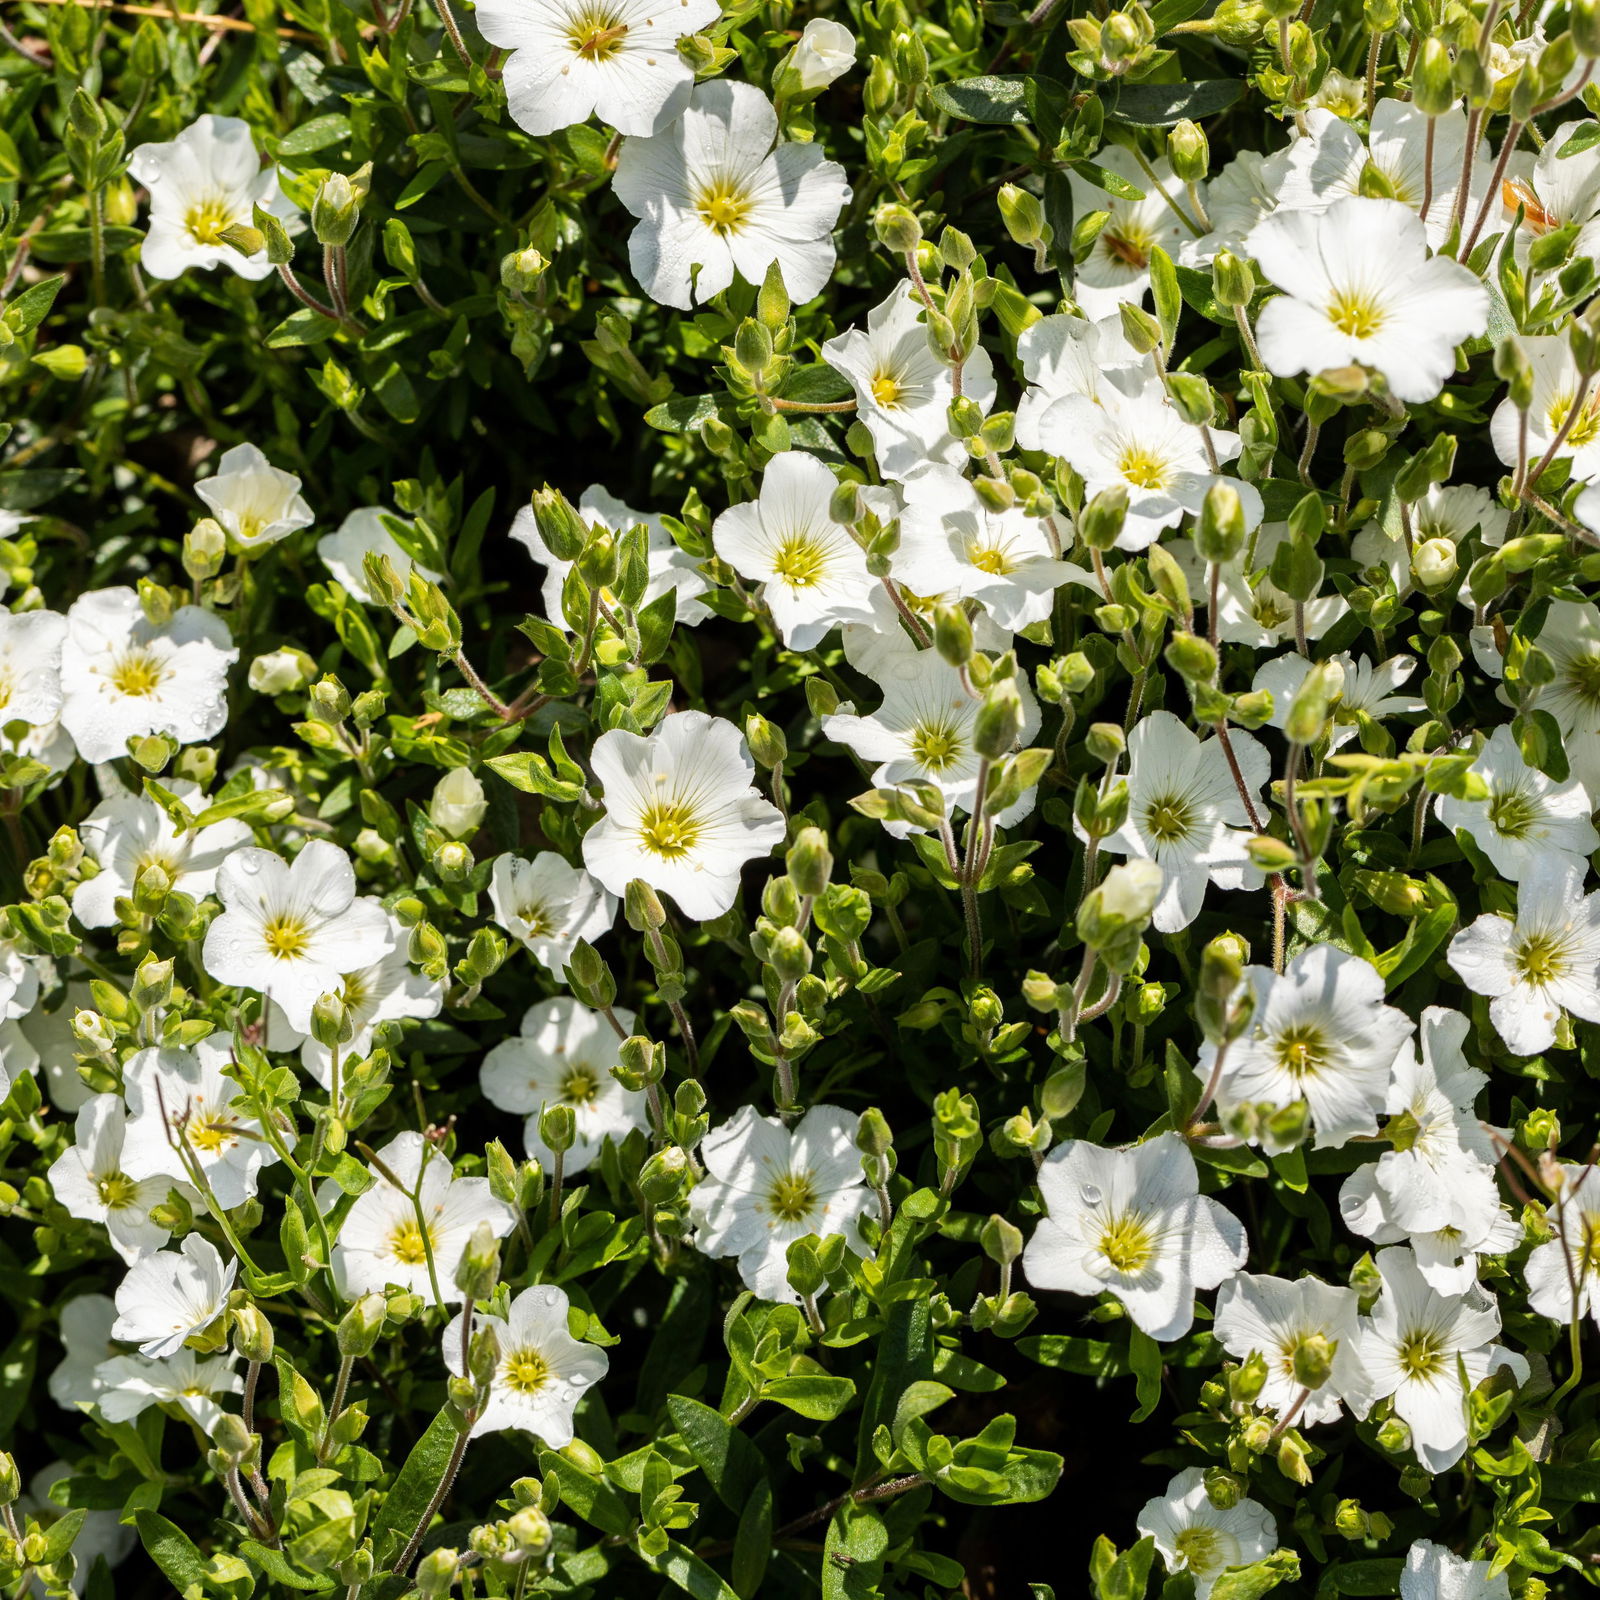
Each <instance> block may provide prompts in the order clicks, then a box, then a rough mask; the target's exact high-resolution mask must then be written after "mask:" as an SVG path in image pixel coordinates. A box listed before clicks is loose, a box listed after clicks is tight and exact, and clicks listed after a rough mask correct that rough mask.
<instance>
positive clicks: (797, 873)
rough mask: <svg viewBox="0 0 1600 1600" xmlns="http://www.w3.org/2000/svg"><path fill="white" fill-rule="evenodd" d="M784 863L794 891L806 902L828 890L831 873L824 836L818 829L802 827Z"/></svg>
mask: <svg viewBox="0 0 1600 1600" xmlns="http://www.w3.org/2000/svg"><path fill="white" fill-rule="evenodd" d="M784 862H785V866H786V868H787V870H788V874H789V876H790V878H792V879H793V880H794V886H795V888H796V889H798V890H799V891H800V893H801V894H803V895H805V896H806V897H807V898H808V899H812V900H814V899H816V897H817V896H818V895H820V894H822V893H823V892H824V891H825V890H826V889H827V887H828V879H829V878H830V877H831V876H832V874H833V856H832V854H831V852H830V851H829V849H828V836H827V834H826V833H824V832H823V831H822V829H821V828H802V829H801V830H800V834H799V837H798V838H796V840H795V842H794V843H793V844H792V845H790V846H789V850H788V854H787V855H786V856H785V857H784Z"/></svg>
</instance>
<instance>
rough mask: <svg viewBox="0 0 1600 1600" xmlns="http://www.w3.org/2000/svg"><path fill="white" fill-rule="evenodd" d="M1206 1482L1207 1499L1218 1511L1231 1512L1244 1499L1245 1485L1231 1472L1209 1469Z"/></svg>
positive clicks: (1205, 1478) (1216, 1468)
mask: <svg viewBox="0 0 1600 1600" xmlns="http://www.w3.org/2000/svg"><path fill="white" fill-rule="evenodd" d="M1204 1482H1205V1486H1206V1499H1208V1500H1209V1501H1210V1502H1211V1503H1212V1505H1214V1506H1215V1507H1216V1508H1217V1510H1218V1511H1231V1510H1232V1509H1233V1508H1234V1507H1235V1506H1236V1505H1238V1503H1239V1502H1240V1500H1242V1499H1243V1498H1244V1484H1243V1483H1241V1482H1240V1481H1239V1479H1238V1478H1237V1477H1236V1476H1235V1475H1234V1474H1233V1473H1231V1472H1224V1471H1223V1470H1222V1468H1221V1467H1207V1468H1206V1470H1205V1477H1204Z"/></svg>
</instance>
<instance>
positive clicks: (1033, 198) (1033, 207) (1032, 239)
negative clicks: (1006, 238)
mask: <svg viewBox="0 0 1600 1600" xmlns="http://www.w3.org/2000/svg"><path fill="white" fill-rule="evenodd" d="M998 199H999V204H1000V220H1001V221H1002V222H1003V223H1004V224H1005V228H1006V232H1007V233H1009V234H1010V235H1011V237H1012V239H1013V240H1015V242H1016V243H1017V244H1020V245H1025V246H1029V247H1031V246H1033V245H1036V244H1038V243H1040V241H1041V240H1044V239H1046V237H1047V235H1048V228H1047V225H1046V223H1045V220H1044V206H1043V204H1042V203H1041V202H1040V200H1039V197H1038V196H1037V195H1033V194H1029V193H1028V191H1027V190H1026V189H1019V188H1018V187H1017V185H1016V184H1014V183H1007V184H1004V185H1002V186H1001V189H1000V194H999V196H998Z"/></svg>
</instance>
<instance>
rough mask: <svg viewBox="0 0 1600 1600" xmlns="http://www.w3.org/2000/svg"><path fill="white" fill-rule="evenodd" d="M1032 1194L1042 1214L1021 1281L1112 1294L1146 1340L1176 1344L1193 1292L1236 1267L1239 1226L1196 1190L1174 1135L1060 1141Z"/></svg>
mask: <svg viewBox="0 0 1600 1600" xmlns="http://www.w3.org/2000/svg"><path fill="white" fill-rule="evenodd" d="M1039 1190H1040V1192H1041V1193H1042V1194H1043V1195H1044V1203H1045V1210H1046V1215H1045V1217H1044V1218H1043V1220H1042V1221H1041V1222H1040V1223H1039V1225H1038V1227H1037V1228H1035V1229H1034V1231H1033V1237H1032V1238H1031V1239H1030V1240H1029V1241H1028V1246H1027V1249H1026V1250H1025V1251H1024V1252H1023V1256H1022V1267H1023V1271H1024V1272H1026V1273H1027V1275H1028V1281H1029V1282H1030V1283H1032V1284H1033V1285H1034V1286H1035V1287H1036V1288H1039V1289H1064V1290H1065V1291H1066V1292H1067V1293H1069V1294H1083V1295H1099V1294H1110V1295H1114V1296H1115V1297H1116V1298H1117V1299H1118V1300H1120V1301H1121V1302H1122V1305H1123V1308H1124V1309H1125V1310H1126V1311H1127V1313H1128V1315H1129V1317H1130V1318H1132V1320H1133V1322H1134V1325H1135V1326H1136V1327H1138V1328H1140V1329H1142V1330H1143V1331H1144V1332H1145V1333H1147V1334H1149V1335H1150V1337H1151V1338H1152V1339H1159V1340H1163V1341H1165V1340H1169V1339H1181V1338H1182V1337H1183V1335H1184V1334H1186V1333H1187V1332H1188V1331H1189V1328H1190V1327H1191V1325H1192V1324H1193V1322H1194V1297H1195V1291H1196V1290H1198V1289H1215V1288H1216V1287H1217V1285H1218V1284H1220V1283H1225V1282H1226V1281H1227V1280H1228V1279H1229V1278H1231V1277H1232V1276H1233V1275H1234V1273H1235V1272H1237V1271H1238V1270H1239V1268H1240V1267H1242V1266H1243V1265H1244V1260H1245V1254H1246V1252H1247V1250H1248V1242H1247V1240H1246V1238H1245V1231H1244V1224H1243V1223H1241V1222H1240V1221H1239V1219H1238V1218H1237V1217H1236V1216H1234V1215H1233V1213H1232V1212H1231V1211H1229V1210H1228V1209H1227V1208H1226V1207H1225V1206H1223V1205H1222V1204H1220V1203H1219V1202H1218V1201H1216V1200H1213V1199H1211V1198H1210V1197H1209V1196H1207V1195H1203V1194H1201V1193H1200V1174H1199V1170H1198V1168H1197V1167H1196V1166H1195V1160H1194V1157H1193V1156H1192V1155H1191V1154H1190V1153H1189V1147H1188V1145H1186V1144H1185V1143H1184V1142H1183V1140H1182V1139H1180V1138H1179V1137H1178V1135H1177V1134H1175V1133H1161V1134H1157V1135H1156V1137H1155V1138H1153V1139H1147V1140H1146V1141H1145V1142H1144V1143H1143V1144H1139V1145H1134V1146H1133V1147H1132V1148H1131V1149H1128V1150H1105V1149H1102V1148H1101V1147H1100V1146H1099V1145H1095V1144H1090V1143H1088V1142H1087V1141H1086V1140H1083V1139H1068V1140H1066V1141H1065V1143H1063V1144H1058V1145H1057V1146H1056V1147H1055V1149H1054V1150H1052V1151H1051V1152H1050V1154H1049V1155H1047V1156H1046V1157H1045V1159H1044V1163H1043V1165H1042V1166H1041V1167H1040V1168H1039Z"/></svg>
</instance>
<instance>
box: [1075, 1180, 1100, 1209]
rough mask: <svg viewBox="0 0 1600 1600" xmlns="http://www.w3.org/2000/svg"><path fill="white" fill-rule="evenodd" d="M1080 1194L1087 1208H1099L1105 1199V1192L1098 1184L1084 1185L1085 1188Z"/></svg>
mask: <svg viewBox="0 0 1600 1600" xmlns="http://www.w3.org/2000/svg"><path fill="white" fill-rule="evenodd" d="M1078 1194H1079V1196H1080V1197H1081V1198H1082V1200H1083V1203H1084V1204H1085V1205H1086V1206H1097V1205H1099V1204H1100V1202H1101V1201H1102V1200H1103V1199H1105V1193H1104V1191H1103V1190H1102V1189H1101V1188H1100V1186H1099V1185H1098V1184H1094V1183H1086V1184H1084V1186H1083V1187H1082V1188H1081V1189H1080V1190H1079V1191H1078Z"/></svg>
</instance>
